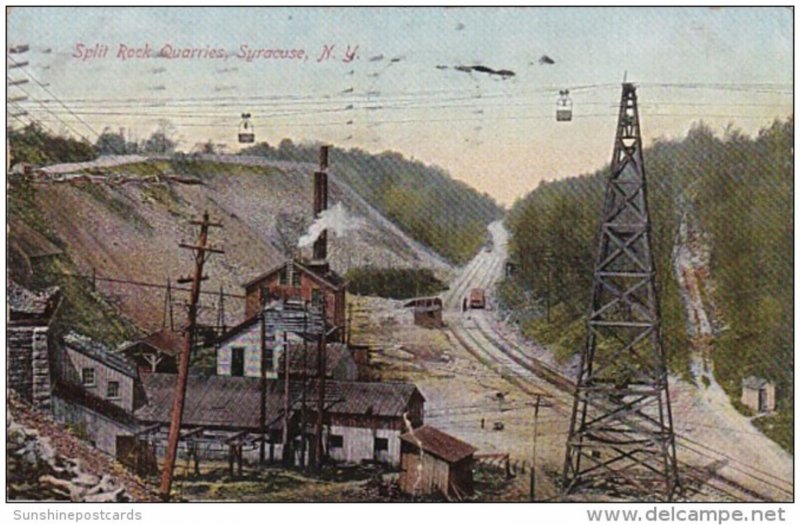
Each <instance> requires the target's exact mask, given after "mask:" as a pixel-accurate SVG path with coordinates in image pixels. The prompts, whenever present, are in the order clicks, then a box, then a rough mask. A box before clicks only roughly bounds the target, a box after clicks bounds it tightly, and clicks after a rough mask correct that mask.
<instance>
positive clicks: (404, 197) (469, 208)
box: [241, 140, 502, 264]
mask: <svg viewBox="0 0 800 525" xmlns="http://www.w3.org/2000/svg"><path fill="white" fill-rule="evenodd" d="M317 152H318V148H317V146H316V145H296V144H293V143H292V142H291V141H290V140H283V141H281V143H280V145H279V146H278V147H277V148H273V147H271V146H269V145H267V144H266V143H261V144H257V145H255V146H252V147H250V148H246V149H244V150H242V152H241V153H242V154H243V155H258V156H264V157H267V158H270V159H273V160H289V161H303V162H316V161H317V155H318V153H317ZM330 164H331V169H332V171H333V172H334V173H336V174H337V175H339V176H340V177H342V178H343V179H344V180H345V182H347V183H348V185H349V186H350V187H352V188H353V189H354V190H355V191H357V192H358V193H359V194H360V195H361V196H362V197H364V198H365V199H366V200H367V201H368V202H370V203H371V204H372V205H373V206H375V207H376V208H377V209H378V210H380V211H381V212H382V213H383V214H384V215H385V216H387V217H388V218H390V219H391V220H392V221H394V222H395V223H396V224H397V225H398V226H400V228H402V229H403V230H404V231H405V232H406V233H408V234H409V235H411V236H412V237H414V238H415V239H417V240H418V241H420V242H422V243H423V244H425V245H427V246H429V247H431V248H433V249H434V250H435V251H436V252H438V253H439V254H440V255H442V256H444V257H445V258H447V259H449V260H450V261H452V262H455V263H459V264H460V263H463V262H466V261H467V260H468V259H469V258H470V257H472V256H473V255H474V254H475V252H476V251H477V249H478V248H479V247H480V246H481V244H483V242H484V241H485V239H486V226H487V225H488V224H489V223H490V222H492V221H494V220H496V219H498V218H499V217H500V216H501V215H502V210H501V209H500V208H499V207H498V206H497V204H496V203H495V202H494V201H493V200H492V199H491V198H490V197H489V196H488V195H485V194H480V193H478V192H477V191H476V190H474V189H473V188H471V187H469V186H467V185H466V184H464V183H463V182H460V181H457V180H455V179H453V178H451V177H450V176H449V175H448V174H447V172H446V171H444V170H443V169H441V168H437V167H433V166H428V165H425V164H423V163H422V162H419V161H416V160H409V159H406V158H405V157H403V155H401V154H400V153H395V152H383V153H380V154H376V155H373V154H370V153H367V152H366V151H363V150H360V149H357V148H355V149H350V150H341V149H338V148H337V149H334V150H332V152H331V159H330Z"/></svg>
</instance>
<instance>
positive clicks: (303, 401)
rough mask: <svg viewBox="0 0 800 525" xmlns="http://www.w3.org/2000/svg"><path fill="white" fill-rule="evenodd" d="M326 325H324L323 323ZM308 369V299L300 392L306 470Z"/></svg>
mask: <svg viewBox="0 0 800 525" xmlns="http://www.w3.org/2000/svg"><path fill="white" fill-rule="evenodd" d="M323 326H324V325H323ZM307 369H308V301H306V302H305V304H304V305H303V375H302V376H301V377H302V379H303V389H302V391H301V393H300V435H301V437H302V439H301V440H300V461H301V463H302V466H303V470H306V468H307V467H308V463H307V461H306V450H307V448H308V446H307V443H306V386H307V384H308V379H307V377H306V374H307Z"/></svg>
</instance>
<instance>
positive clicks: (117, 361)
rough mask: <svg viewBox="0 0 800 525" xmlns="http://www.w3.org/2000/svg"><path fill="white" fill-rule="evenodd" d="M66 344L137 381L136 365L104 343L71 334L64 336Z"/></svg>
mask: <svg viewBox="0 0 800 525" xmlns="http://www.w3.org/2000/svg"><path fill="white" fill-rule="evenodd" d="M64 344H65V345H66V346H67V348H70V349H71V350H74V351H76V352H79V353H81V354H83V355H85V356H87V357H90V358H92V359H94V360H95V361H99V362H100V363H103V364H104V365H106V366H108V367H110V368H113V369H114V370H116V371H118V372H122V373H123V374H125V375H127V376H128V377H132V378H133V379H136V377H137V375H138V374H137V373H136V364H135V363H134V362H133V361H131V360H130V359H128V358H127V357H126V356H125V355H123V354H120V353H117V352H112V351H111V350H109V349H108V347H107V346H106V345H104V344H103V343H100V342H97V341H95V340H93V339H91V338H89V337H86V336H85V335H81V334H78V333H75V332H70V333H68V334H67V335H65V336H64Z"/></svg>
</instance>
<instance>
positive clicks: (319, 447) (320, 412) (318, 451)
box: [314, 296, 327, 472]
mask: <svg viewBox="0 0 800 525" xmlns="http://www.w3.org/2000/svg"><path fill="white" fill-rule="evenodd" d="M321 311H322V334H321V335H320V336H319V343H318V346H317V381H319V388H318V389H317V395H318V397H317V428H316V436H315V444H314V445H315V447H314V448H315V454H314V468H315V469H316V471H317V472H321V471H322V454H323V451H324V448H323V444H322V429H323V425H324V424H325V367H326V364H325V358H326V355H325V354H326V352H327V348H326V345H327V341H326V339H327V334H326V328H325V319H326V318H325V297H324V296H323V297H322V305H321Z"/></svg>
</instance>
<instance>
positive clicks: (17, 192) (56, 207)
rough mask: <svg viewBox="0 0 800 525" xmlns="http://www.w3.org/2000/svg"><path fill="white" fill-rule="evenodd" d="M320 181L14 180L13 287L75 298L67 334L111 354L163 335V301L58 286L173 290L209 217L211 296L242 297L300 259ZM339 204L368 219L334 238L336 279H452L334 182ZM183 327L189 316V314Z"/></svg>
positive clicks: (84, 168)
mask: <svg viewBox="0 0 800 525" xmlns="http://www.w3.org/2000/svg"><path fill="white" fill-rule="evenodd" d="M313 170H314V165H312V164H305V163H299V162H284V161H270V160H267V159H263V158H252V157H240V156H228V157H221V156H204V157H185V156H177V157H175V158H167V157H161V158H150V159H146V158H144V157H140V156H130V157H116V158H108V157H101V158H99V159H97V160H96V161H91V162H85V163H81V164H74V165H57V166H50V167H47V168H45V169H44V172H45V173H46V175H42V174H36V175H34V176H33V177H30V178H27V177H15V178H14V179H13V182H12V184H11V185H10V187H9V225H10V234H9V246H10V253H9V261H10V269H11V273H12V276H13V277H14V278H16V279H17V280H19V281H21V282H22V283H28V284H31V285H34V286H36V285H44V284H60V285H61V286H64V287H67V289H68V293H67V297H68V301H69V302H68V305H67V307H65V308H62V309H61V313H60V316H61V317H62V318H65V319H66V320H65V321H64V323H63V324H65V325H66V324H71V325H72V327H73V328H74V329H79V330H83V331H84V332H85V333H88V334H90V335H91V334H94V335H96V336H98V337H101V338H103V339H105V340H107V341H108V342H111V343H116V342H120V341H121V340H123V339H125V338H128V337H130V336H131V335H132V334H134V333H136V332H142V331H144V332H148V331H152V330H156V329H159V328H160V327H161V324H162V321H163V313H164V300H165V292H164V290H162V289H157V288H147V287H141V286H132V285H129V284H124V283H113V282H111V283H110V282H104V281H100V280H98V281H97V282H96V290H94V291H93V290H92V289H91V283H90V282H89V280H88V279H76V278H69V277H65V276H63V275H59V274H64V273H69V274H81V275H84V276H88V275H91V273H92V271H95V272H96V275H97V276H99V277H112V278H115V279H120V280H135V281H141V282H149V283H162V284H165V283H166V281H167V279H168V278H170V279H171V280H172V282H173V285H174V283H175V279H176V278H178V277H182V276H185V275H187V274H188V273H189V272H190V271H191V268H192V259H191V255H190V254H189V253H188V252H187V251H186V250H183V249H180V248H179V247H178V242H180V241H187V240H192V239H193V238H194V236H195V232H194V230H193V228H192V226H191V225H190V221H191V220H192V219H195V218H197V217H199V216H200V214H202V212H203V211H204V210H208V212H209V213H210V215H211V217H212V218H214V219H218V220H220V221H221V222H222V224H223V230H222V231H219V230H212V232H211V235H210V241H211V243H212V244H214V245H218V246H220V247H222V248H223V249H224V250H225V254H224V255H222V256H214V257H213V258H212V259H211V260H210V262H209V264H208V265H207V272H206V273H207V274H208V276H209V280H208V281H207V282H205V283H204V285H203V287H204V289H205V290H208V291H212V292H218V291H219V289H220V287H221V286H222V287H224V289H225V292H226V293H235V294H241V293H242V289H241V284H242V283H244V282H246V281H247V280H249V279H251V278H253V277H255V276H256V275H258V274H260V273H261V272H264V271H266V270H268V269H270V268H272V267H273V266H275V265H277V264H279V263H280V262H281V261H282V260H283V257H284V253H295V252H296V248H295V246H296V242H297V238H298V237H299V236H300V235H301V234H302V233H304V231H305V229H306V228H307V227H308V225H309V224H310V222H311V200H312V198H311V197H312V188H311V177H310V174H311V173H312V172H313ZM329 192H330V195H329V205H330V206H333V205H334V204H335V203H337V202H341V203H342V204H343V206H344V207H345V209H346V210H347V212H348V213H349V214H350V215H352V216H353V217H359V218H363V219H364V222H363V225H362V226H361V227H360V228H358V229H357V230H353V231H351V232H348V234H347V235H346V236H345V237H343V238H340V237H336V236H334V235H329V257H330V261H331V264H332V266H333V268H334V269H335V270H337V271H338V272H340V273H341V274H345V273H346V272H347V270H348V269H350V268H354V267H361V266H377V267H396V268H429V269H431V270H433V271H434V272H435V273H436V274H438V275H440V276H441V277H446V276H447V275H448V273H449V272H450V270H451V266H450V264H449V263H448V262H447V261H446V260H445V259H444V258H443V257H441V256H439V255H438V254H437V253H435V252H434V251H433V250H431V249H430V248H429V247H427V246H424V245H423V244H421V243H420V242H418V241H416V240H415V239H413V238H412V237H411V236H409V235H408V234H406V233H404V231H403V230H402V229H401V228H400V227H399V226H398V225H397V224H395V223H394V222H393V221H391V220H389V219H387V218H386V217H384V216H383V215H382V214H381V213H380V211H378V210H377V209H376V208H375V207H373V206H372V205H371V204H370V202H369V201H368V199H367V198H365V197H363V196H361V195H360V194H359V193H357V192H356V191H355V190H354V189H353V188H351V187H350V186H349V184H348V183H347V182H346V179H345V177H341V176H338V175H337V173H336V171H335V170H333V173H332V174H331V178H330V183H329ZM440 212H441V213H447V210H440ZM482 239H483V236H481V237H480V241H479V242H482ZM42 246H44V247H50V248H51V252H52V251H55V252H57V251H59V250H62V251H63V254H62V255H56V256H47V255H44V256H42V254H43V253H44V252H43V251H42V249H36V247H39V248H41V247H42ZM45 251H46V250H45ZM184 296H185V294H184ZM184 296H181V295H180V294H176V296H175V298H176V299H181V300H184V299H185V297H184ZM217 301H218V297H217V296H213V295H207V296H204V297H203V303H204V305H205V306H206V307H207V308H206V309H205V310H204V311H203V312H201V313H202V314H203V315H205V316H206V321H208V322H213V321H214V318H213V316H214V315H215V308H216V306H217ZM105 303H108V304H105ZM109 304H110V306H109ZM242 309H243V301H242V300H239V299H234V298H229V299H227V300H226V303H225V310H226V315H227V317H226V321H227V324H228V325H231V324H234V323H236V322H238V321H240V320H241V316H242ZM117 311H119V312H122V313H123V314H124V316H122V318H120V317H119V316H117V315H116V312H117ZM175 315H176V317H178V316H180V315H181V307H180V306H176V308H175Z"/></svg>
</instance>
